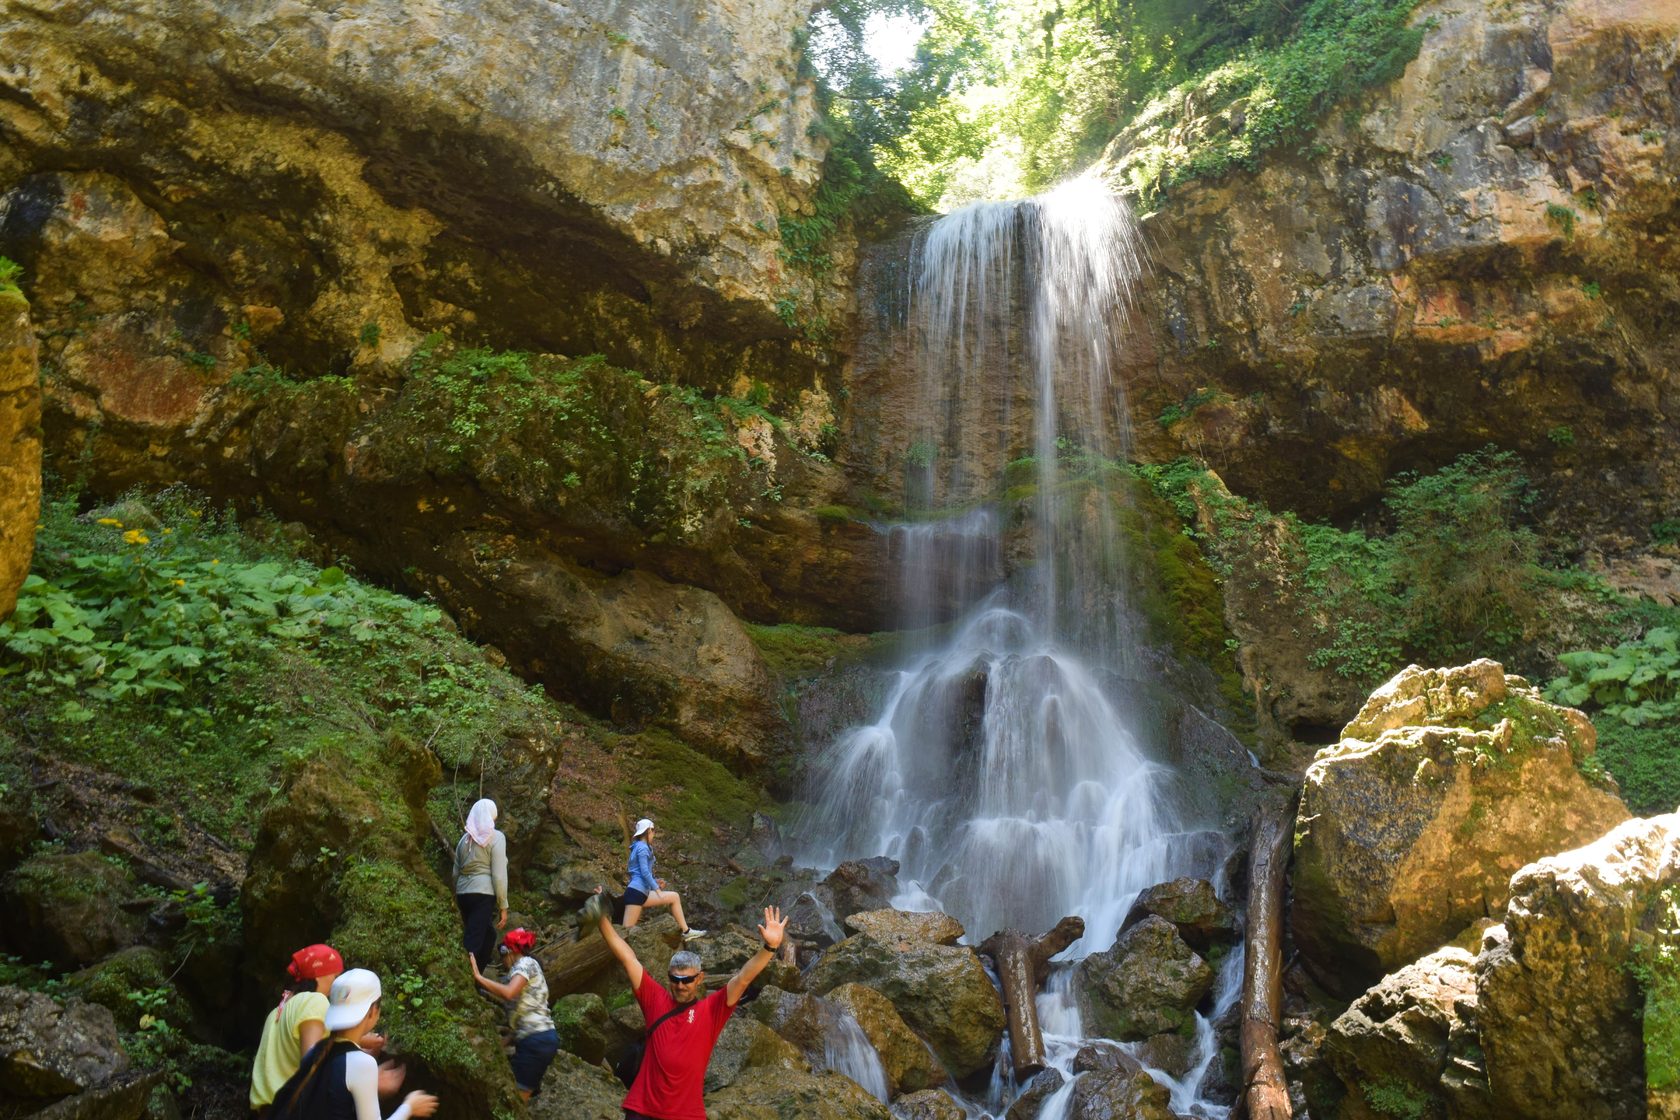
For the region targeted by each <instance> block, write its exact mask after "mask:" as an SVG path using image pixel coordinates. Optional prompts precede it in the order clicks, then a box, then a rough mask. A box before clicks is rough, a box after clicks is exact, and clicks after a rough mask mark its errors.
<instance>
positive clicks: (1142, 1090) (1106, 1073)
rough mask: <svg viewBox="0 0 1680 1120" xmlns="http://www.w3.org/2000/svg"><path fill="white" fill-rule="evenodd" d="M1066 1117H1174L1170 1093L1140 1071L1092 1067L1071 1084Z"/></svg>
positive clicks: (1090, 1119) (1083, 1119) (1113, 1119)
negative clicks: (1070, 1100)
mask: <svg viewBox="0 0 1680 1120" xmlns="http://www.w3.org/2000/svg"><path fill="white" fill-rule="evenodd" d="M1068 1116H1069V1120H1177V1117H1176V1114H1175V1113H1174V1112H1173V1110H1172V1094H1171V1093H1169V1092H1167V1090H1166V1089H1165V1088H1164V1087H1163V1086H1162V1085H1160V1084H1159V1083H1158V1082H1157V1081H1156V1080H1155V1079H1154V1078H1153V1077H1150V1076H1149V1075H1148V1074H1147V1073H1144V1072H1142V1071H1139V1070H1129V1069H1110V1070H1093V1071H1092V1072H1090V1073H1085V1074H1081V1075H1080V1076H1079V1078H1078V1080H1076V1081H1075V1082H1074V1083H1073V1106H1072V1108H1071V1109H1070V1110H1069V1111H1068Z"/></svg>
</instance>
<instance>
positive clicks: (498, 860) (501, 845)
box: [490, 829, 507, 910]
mask: <svg viewBox="0 0 1680 1120" xmlns="http://www.w3.org/2000/svg"><path fill="white" fill-rule="evenodd" d="M490 878H491V881H492V882H494V883H495V885H496V907H497V908H498V909H501V910H506V909H507V836H506V835H504V834H503V833H502V831H501V830H500V829H497V830H496V835H495V836H494V837H493V838H492V839H491V841H490Z"/></svg>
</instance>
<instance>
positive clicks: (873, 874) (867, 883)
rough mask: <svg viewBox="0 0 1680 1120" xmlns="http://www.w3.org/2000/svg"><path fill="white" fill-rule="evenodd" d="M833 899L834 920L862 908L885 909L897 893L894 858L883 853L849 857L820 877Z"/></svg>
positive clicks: (896, 870) (896, 863)
mask: <svg viewBox="0 0 1680 1120" xmlns="http://www.w3.org/2000/svg"><path fill="white" fill-rule="evenodd" d="M823 886H825V887H827V888H828V891H829V895H830V897H831V898H832V899H833V900H834V901H833V904H832V905H831V906H830V909H831V910H832V911H833V912H834V919H835V921H842V922H843V921H845V920H846V919H847V918H850V917H851V916H852V915H853V914H857V913H860V912H862V911H866V910H882V909H886V908H887V907H888V906H889V905H890V904H891V902H892V897H893V895H895V894H897V893H898V861H897V860H896V859H888V858H886V857H885V856H875V857H873V858H870V859H849V860H847V861H846V862H845V863H842V864H841V865H840V866H839V867H836V868H835V869H834V870H833V871H831V872H829V875H828V878H826V879H824V880H823Z"/></svg>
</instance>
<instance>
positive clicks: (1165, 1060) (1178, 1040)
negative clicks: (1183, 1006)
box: [1134, 1033, 1196, 1077]
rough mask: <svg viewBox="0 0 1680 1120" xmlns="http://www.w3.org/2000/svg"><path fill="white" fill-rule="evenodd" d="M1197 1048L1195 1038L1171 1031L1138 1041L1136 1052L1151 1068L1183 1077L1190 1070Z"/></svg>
mask: <svg viewBox="0 0 1680 1120" xmlns="http://www.w3.org/2000/svg"><path fill="white" fill-rule="evenodd" d="M1195 1050H1196V1041H1195V1039H1193V1038H1189V1037H1187V1036H1185V1035H1182V1034H1177V1033H1169V1034H1154V1035H1150V1036H1149V1037H1148V1038H1146V1039H1144V1040H1143V1041H1142V1042H1140V1043H1138V1046H1137V1049H1136V1050H1135V1051H1134V1054H1135V1055H1136V1057H1137V1059H1138V1061H1140V1062H1142V1063H1143V1064H1144V1065H1146V1066H1148V1067H1149V1068H1150V1069H1158V1070H1160V1071H1161V1072H1162V1073H1165V1074H1166V1075H1167V1076H1169V1077H1183V1076H1184V1075H1185V1074H1186V1073H1188V1072H1190V1060H1191V1059H1192V1058H1193V1057H1195Z"/></svg>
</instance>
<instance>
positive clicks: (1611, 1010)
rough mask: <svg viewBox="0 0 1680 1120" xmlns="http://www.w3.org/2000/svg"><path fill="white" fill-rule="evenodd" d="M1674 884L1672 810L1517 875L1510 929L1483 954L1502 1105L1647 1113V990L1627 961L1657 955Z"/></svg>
mask: <svg viewBox="0 0 1680 1120" xmlns="http://www.w3.org/2000/svg"><path fill="white" fill-rule="evenodd" d="M1664 892H1667V897H1666V899H1665V898H1664ZM1677 894H1680V814H1674V813H1671V814H1668V815H1667V816H1661V817H1653V818H1650V819H1648V820H1630V821H1626V822H1624V823H1623V824H1622V825H1620V826H1619V827H1617V828H1616V829H1615V830H1613V831H1612V832H1610V833H1609V834H1608V835H1606V836H1604V837H1602V838H1600V839H1598V840H1596V841H1594V842H1593V843H1591V844H1588V845H1586V846H1585V847H1581V848H1576V849H1574V850H1572V851H1567V852H1563V853H1561V854H1559V855H1554V856H1548V857H1546V858H1544V859H1541V860H1538V861H1536V862H1535V863H1532V864H1530V865H1529V866H1527V867H1525V868H1523V869H1522V870H1521V871H1520V872H1518V873H1517V875H1516V876H1515V877H1514V878H1512V880H1511V898H1510V903H1509V904H1508V905H1507V906H1506V908H1505V924H1504V927H1503V929H1495V930H1491V931H1489V933H1488V934H1487V935H1486V936H1485V938H1484V941H1483V948H1482V952H1481V954H1480V956H1478V957H1477V959H1476V991H1477V995H1478V999H1479V1009H1478V1016H1479V1019H1480V1023H1481V1037H1482V1048H1483V1049H1484V1050H1485V1051H1486V1053H1487V1072H1488V1082H1489V1084H1490V1086H1491V1087H1492V1091H1493V1096H1494V1099H1495V1101H1497V1102H1498V1103H1499V1106H1500V1107H1501V1108H1502V1109H1504V1110H1505V1114H1506V1115H1522V1116H1532V1117H1536V1118H1556V1120H1562V1118H1563V1117H1598V1118H1602V1120H1624V1118H1625V1120H1631V1118H1633V1117H1639V1116H1644V1115H1645V1114H1646V1110H1647V1100H1646V1092H1645V1088H1644V1080H1645V1078H1644V1076H1643V1075H1642V1071H1644V1070H1645V1069H1646V1058H1645V1053H1644V1040H1643V1039H1642V1037H1641V1032H1640V1015H1641V1011H1642V1009H1643V1007H1644V1002H1645V1000H1644V995H1643V994H1642V993H1641V991H1640V988H1639V984H1638V981H1637V980H1636V979H1635V977H1634V975H1633V973H1632V971H1631V970H1630V969H1629V967H1628V965H1629V963H1630V962H1633V961H1634V960H1635V959H1636V956H1643V957H1644V959H1645V960H1646V961H1647V962H1650V961H1651V959H1652V958H1653V957H1654V956H1655V954H1654V952H1653V949H1655V948H1656V947H1657V945H1658V944H1660V942H1658V941H1657V940H1656V938H1657V936H1658V934H1659V927H1660V926H1661V925H1663V924H1667V923H1672V922H1673V917H1672V913H1673V908H1674V907H1675V903H1674V901H1673V900H1674V899H1675V897H1676V895H1677ZM1665 909H1666V910H1667V913H1665ZM1641 945H1644V946H1650V948H1647V949H1643V950H1641V949H1638V948H1636V946H1641ZM1668 951H1669V953H1670V954H1671V956H1670V958H1669V959H1672V953H1673V951H1674V950H1673V949H1672V948H1670V949H1669V950H1668ZM1668 967H1669V969H1670V971H1672V966H1668Z"/></svg>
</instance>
